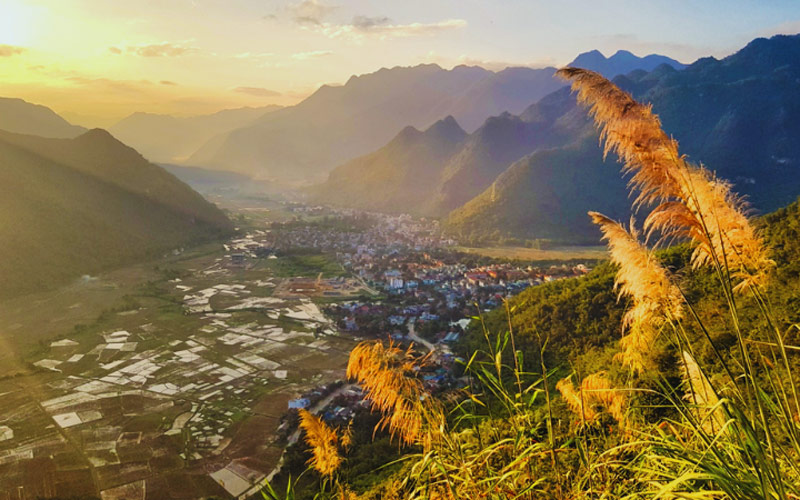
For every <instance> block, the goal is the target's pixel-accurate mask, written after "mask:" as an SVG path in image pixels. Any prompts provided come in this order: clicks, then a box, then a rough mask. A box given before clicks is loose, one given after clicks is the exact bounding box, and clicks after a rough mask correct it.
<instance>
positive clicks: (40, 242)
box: [0, 130, 232, 297]
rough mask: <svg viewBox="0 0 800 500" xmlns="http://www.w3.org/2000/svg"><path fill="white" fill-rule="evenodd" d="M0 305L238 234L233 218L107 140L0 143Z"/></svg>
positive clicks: (97, 133)
mask: <svg viewBox="0 0 800 500" xmlns="http://www.w3.org/2000/svg"><path fill="white" fill-rule="evenodd" d="M0 185H2V186H3V193H4V194H3V196H2V197H0V227H1V228H2V238H0V275H2V276H3V287H2V289H0V297H10V296H15V295H19V294H23V293H27V292H33V291H37V290H41V289H45V288H52V287H54V286H57V285H60V284H63V283H67V282H69V281H72V280H76V279H78V278H79V277H80V276H82V275H84V274H92V273H97V272H100V271H103V270H106V269H110V268H113V267H115V266H119V265H122V264H126V263H130V262H134V261H138V260H141V259H144V258H148V257H154V256H158V255H161V254H163V253H164V252H166V251H169V250H172V249H174V248H178V247H181V246H185V245H191V244H193V243H199V242H203V241H209V240H211V239H213V238H217V237H220V236H222V235H224V234H227V233H229V232H230V231H231V230H232V226H231V223H230V221H229V220H228V219H227V217H226V216H225V215H224V214H223V213H222V212H221V211H220V210H219V209H217V208H216V207H215V206H214V205H212V204H210V203H208V202H207V201H206V200H204V199H203V198H202V197H201V196H200V195H199V194H197V193H196V192H194V191H192V190H191V188H189V187H188V186H186V185H185V184H183V183H182V182H180V181H179V180H177V179H176V178H175V177H174V176H172V175H171V174H168V173H167V172H165V171H164V170H163V169H161V168H160V167H157V166H155V165H153V164H151V163H148V162H147V161H146V160H144V159H143V158H142V157H141V156H140V155H139V154H138V153H136V152H135V151H134V150H132V149H130V148H128V147H127V146H125V145H124V144H122V143H120V142H118V141H116V140H115V139H113V138H112V137H111V136H110V135H109V134H108V133H107V132H105V131H101V130H93V131H90V132H87V133H86V134H84V135H82V136H80V137H78V138H76V139H71V140H70V139H44V138H41V137H35V136H22V135H16V134H9V133H2V134H0Z"/></svg>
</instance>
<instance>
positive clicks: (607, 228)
mask: <svg viewBox="0 0 800 500" xmlns="http://www.w3.org/2000/svg"><path fill="white" fill-rule="evenodd" d="M589 215H590V216H591V218H592V221H593V222H594V223H595V224H597V225H598V226H599V227H600V230H601V231H602V233H603V239H605V240H606V241H607V242H608V247H609V251H610V254H611V260H612V261H613V262H614V263H615V264H617V265H618V266H619V271H617V276H616V279H615V282H614V287H615V289H616V290H617V293H618V294H619V297H623V296H629V297H631V298H632V299H633V306H632V307H631V308H629V309H628V311H627V312H626V313H625V316H624V317H623V319H622V328H623V333H624V336H623V337H622V340H621V341H620V345H621V346H622V352H621V353H620V354H619V355H618V358H619V359H620V360H621V361H622V362H623V363H624V364H626V365H627V366H629V367H630V368H631V369H632V370H634V371H636V372H641V371H643V370H645V369H647V368H650V367H652V354H653V352H654V351H653V346H654V343H655V339H656V335H657V328H658V327H660V326H661V325H662V324H663V323H664V322H665V321H668V320H674V319H679V318H680V317H681V310H682V302H683V299H682V296H681V294H680V291H679V290H678V289H677V288H676V287H675V285H674V284H673V283H672V282H671V281H670V279H669V276H668V275H667V271H666V269H664V268H663V267H662V266H661V264H660V263H659V262H658V260H657V259H656V258H655V256H654V255H653V253H652V252H651V251H650V250H648V249H647V248H646V247H645V246H644V245H642V244H641V243H640V242H639V238H638V233H637V232H636V229H635V226H634V221H633V220H631V225H630V229H626V228H625V227H624V226H623V225H622V224H620V223H619V222H616V221H613V220H611V219H609V218H608V217H606V216H605V215H602V214H599V213H597V212H589Z"/></svg>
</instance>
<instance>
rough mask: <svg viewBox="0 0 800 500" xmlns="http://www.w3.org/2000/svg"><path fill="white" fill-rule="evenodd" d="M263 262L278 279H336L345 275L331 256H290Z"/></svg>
mask: <svg viewBox="0 0 800 500" xmlns="http://www.w3.org/2000/svg"><path fill="white" fill-rule="evenodd" d="M265 262H266V264H265V266H266V267H267V268H268V269H270V270H271V271H272V272H273V273H274V275H275V276H277V277H280V278H293V277H305V278H314V277H317V276H319V275H320V274H322V277H323V278H337V277H340V276H345V275H346V274H347V272H346V271H345V270H344V268H342V266H341V264H339V263H338V262H336V259H335V258H334V257H333V256H331V255H326V254H314V255H305V254H290V255H286V256H281V257H278V258H277V259H268V260H266V261H265Z"/></svg>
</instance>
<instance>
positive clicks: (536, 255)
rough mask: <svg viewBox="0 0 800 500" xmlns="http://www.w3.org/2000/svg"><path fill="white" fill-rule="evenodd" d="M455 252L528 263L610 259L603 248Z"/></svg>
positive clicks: (471, 250)
mask: <svg viewBox="0 0 800 500" xmlns="http://www.w3.org/2000/svg"><path fill="white" fill-rule="evenodd" d="M453 250H456V251H459V252H465V253H474V254H478V255H483V256H486V257H491V258H493V259H512V260H527V261H568V260H573V259H574V260H594V259H596V260H602V259H606V258H608V250H607V249H606V247H603V246H562V247H553V248H547V249H542V250H540V249H537V248H528V247H515V246H507V247H461V246H459V247H453Z"/></svg>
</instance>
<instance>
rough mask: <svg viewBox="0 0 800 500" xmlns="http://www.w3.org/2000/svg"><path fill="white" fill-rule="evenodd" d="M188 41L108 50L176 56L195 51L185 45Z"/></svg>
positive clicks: (144, 55) (149, 55) (148, 55)
mask: <svg viewBox="0 0 800 500" xmlns="http://www.w3.org/2000/svg"><path fill="white" fill-rule="evenodd" d="M188 43H189V42H188V41H186V42H177V43H176V42H156V43H148V44H142V45H127V46H125V47H109V48H108V51H109V52H111V53H112V54H115V55H120V54H123V53H125V54H130V55H134V56H139V57H178V56H183V55H186V54H191V53H193V52H197V51H198V49H197V47H192V46H190V45H187V44H188Z"/></svg>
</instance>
